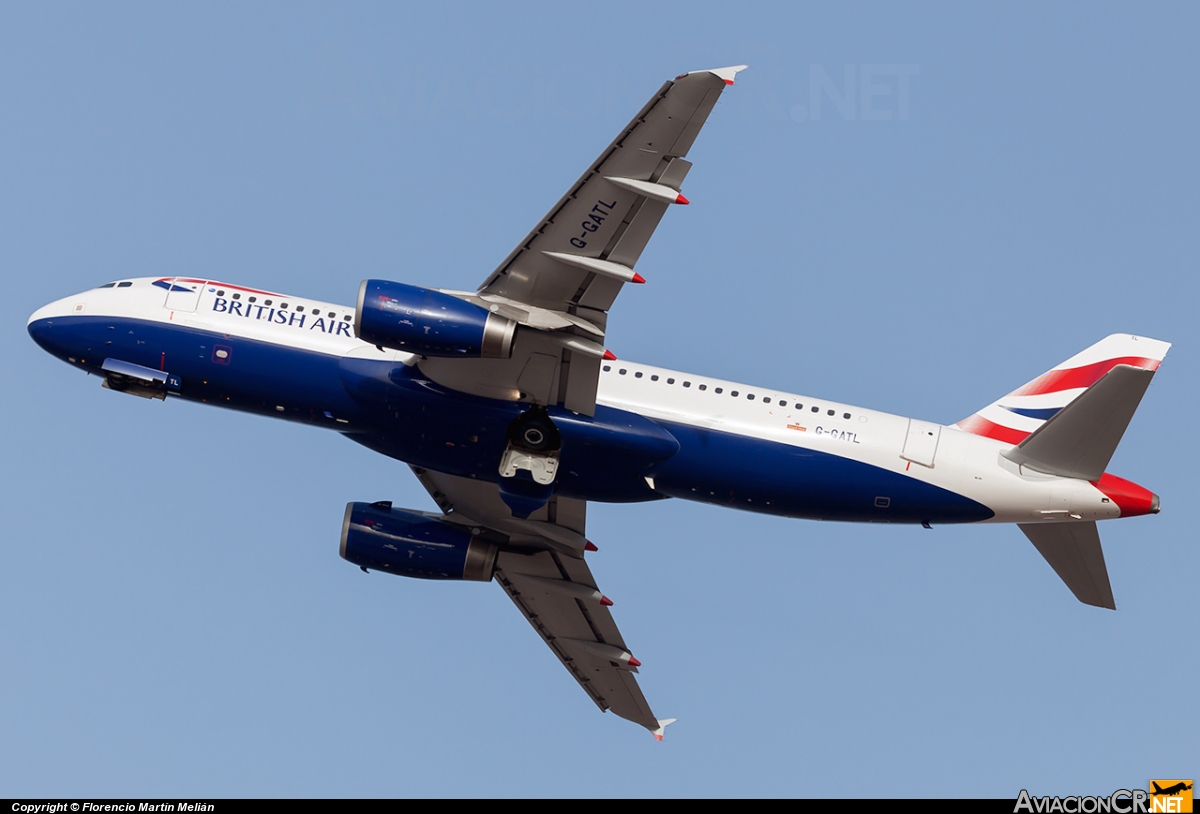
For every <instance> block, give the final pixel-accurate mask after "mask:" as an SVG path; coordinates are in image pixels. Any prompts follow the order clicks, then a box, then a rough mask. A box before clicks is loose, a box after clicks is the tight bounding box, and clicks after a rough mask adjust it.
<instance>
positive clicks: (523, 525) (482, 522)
mask: <svg viewBox="0 0 1200 814" xmlns="http://www.w3.org/2000/svg"><path fill="white" fill-rule="evenodd" d="M413 472H414V473H415V474H416V476H417V478H418V479H419V480H420V481H421V484H422V485H423V486H424V487H425V488H426V489H427V490H428V491H429V493H430V495H432V496H433V499H434V500H435V501H436V502H437V504H438V507H439V508H441V510H442V511H443V512H445V513H446V515H447V517H448V518H450V519H452V520H454V521H455V522H459V523H465V524H468V525H478V526H481V527H484V528H487V529H490V530H492V531H496V532H499V533H501V534H503V535H506V536H508V537H509V539H510V540H511V541H513V543H514V544H513V545H510V546H507V547H505V548H504V549H503V550H501V551H500V553H499V554H498V555H497V557H496V573H495V579H496V581H497V582H499V583H500V586H501V587H502V588H504V592H505V593H507V594H508V596H509V598H510V599H511V600H512V601H513V604H514V605H516V606H517V608H518V609H519V610H520V611H521V613H522V614H524V615H525V618H526V619H528V620H529V623H530V624H531V625H532V626H533V629H534V630H536V631H537V632H538V635H540V636H541V637H542V640H543V641H544V642H546V644H547V645H548V646H549V647H550V650H551V651H552V652H553V653H554V655H555V656H557V657H558V660H559V661H561V662H562V664H563V666H564V667H566V668H567V671H568V672H570V673H571V675H572V677H574V679H575V680H576V681H578V682H579V685H580V686H581V687H583V690H584V692H586V693H587V694H588V696H589V697H590V698H591V699H592V700H593V701H594V702H595V703H596V706H598V707H600V709H601V710H611V711H612V712H614V713H615V714H617V715H618V716H620V717H622V718H625V719H626V720H629V721H633V722H634V723H637V724H641V725H642V726H644V727H646V728H647V729H649V730H651V731H655V730H656V729H658V727H659V723H658V722H657V721H656V720H655V718H654V714H653V713H652V712H651V711H650V705H649V704H648V703H647V702H646V698H645V696H643V695H642V691H641V688H640V687H638V683H637V679H636V678H635V676H634V673H635V672H636V670H637V668H636V666H621V664H620V661H621V656H622V655H626V656H627V655H628V648H627V647H626V646H625V641H624V639H623V638H622V637H621V632H620V631H619V630H618V629H617V625H616V622H615V621H613V618H612V614H611V613H610V612H609V609H608V607H606V606H605V605H604V604H602V603H601V597H602V594H601V593H600V591H599V590H598V588H597V587H596V581H595V578H594V577H593V576H592V572H591V569H589V568H588V566H587V563H586V562H584V560H583V553H584V552H583V545H584V537H583V534H584V530H585V522H586V503H585V502H584V501H582V500H575V499H573V498H564V497H559V496H555V497H553V498H551V499H550V502H549V503H548V504H547V505H546V506H545V507H543V508H542V509H540V510H538V511H537V512H535V513H533V514H532V515H530V517H529V518H528V520H520V519H517V518H514V517H512V513H511V512H510V511H509V509H508V507H507V506H505V505H504V502H503V501H501V500H500V496H499V492H498V490H497V487H496V484H494V483H486V482H483V481H477V480H471V479H468V478H460V477H457V476H454V475H446V474H443V473H441V472H434V471H432V470H428V469H420V468H417V467H413ZM551 535H552V536H551ZM554 538H557V539H554Z"/></svg>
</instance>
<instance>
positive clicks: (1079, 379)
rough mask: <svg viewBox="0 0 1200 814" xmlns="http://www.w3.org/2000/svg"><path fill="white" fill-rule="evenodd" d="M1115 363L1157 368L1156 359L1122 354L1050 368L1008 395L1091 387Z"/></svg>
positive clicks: (1030, 394)
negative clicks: (1076, 365)
mask: <svg viewBox="0 0 1200 814" xmlns="http://www.w3.org/2000/svg"><path fill="white" fill-rule="evenodd" d="M1117 365H1132V366H1133V367H1140V368H1142V369H1144V370H1158V365H1159V362H1158V360H1157V359H1146V358H1144V357H1141V356H1122V357H1120V358H1119V359H1105V360H1104V361H1102V362H1094V363H1092V364H1090V365H1084V366H1083V367H1072V368H1067V369H1066V370H1051V371H1050V372H1049V373H1044V374H1042V375H1041V376H1038V377H1037V378H1036V379H1034V380H1033V381H1031V382H1030V383H1029V384H1027V385H1025V386H1024V387H1022V388H1021V389H1020V390H1014V391H1013V392H1012V393H1009V395H1010V396H1037V395H1041V394H1042V393H1058V392H1059V391H1062V390H1075V389H1078V388H1081V387H1091V386H1092V385H1093V384H1095V383H1096V382H1098V381H1100V379H1101V377H1103V376H1104V374H1105V373H1107V372H1108V371H1110V370H1112V369H1113V368H1114V367H1116V366H1117Z"/></svg>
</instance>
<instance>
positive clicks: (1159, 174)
mask: <svg viewBox="0 0 1200 814" xmlns="http://www.w3.org/2000/svg"><path fill="white" fill-rule="evenodd" d="M1198 23H1200V9H1198V8H1197V6H1195V5H1193V4H1182V3H1174V4H1152V5H1149V6H1146V5H1140V6H1134V5H1129V4H1123V5H1114V4H1099V3H1087V4H1083V3H1072V4H1067V3H1059V4H1050V5H1046V4H1041V3H1031V4H1005V5H1003V7H999V8H980V7H978V6H976V5H970V6H959V5H947V4H915V5H914V4H819V5H808V4H804V5H801V4H798V3H795V4H794V3H781V4H776V5H757V6H751V7H749V8H745V7H742V6H741V5H739V4H733V3H719V4H703V3H695V2H689V3H682V4H677V5H663V4H654V3H640V2H639V3H632V4H626V3H602V4H595V3H592V4H583V5H579V4H576V5H572V6H570V7H569V8H568V7H566V6H563V5H562V4H544V5H527V6H515V5H507V4H505V5H490V4H488V5H485V4H479V5H453V6H451V5H447V4H436V5H434V4H412V5H411V6H401V5H399V4H392V3H377V4H375V3H373V4H364V3H359V4H354V5H346V4H337V5H336V6H335V5H333V4H329V5H311V4H310V5H297V4H282V3H281V4H257V5H250V6H247V5H245V4H211V3H210V4H192V5H184V6H181V5H179V4H169V5H163V4H158V3H146V4H140V5H135V4H128V3H109V4H93V3H74V4H67V3H58V4H33V3H22V4H18V3H6V4H4V5H3V6H0V270H2V273H3V280H4V281H5V283H6V292H5V296H4V297H3V298H0V314H2V316H3V319H2V320H0V331H3V333H2V336H3V339H4V345H5V348H6V352H5V353H4V354H3V356H2V357H0V358H2V361H0V364H2V365H3V367H2V368H0V370H2V371H3V378H4V381H5V382H6V387H5V398H4V400H3V407H2V408H0V409H2V410H3V416H4V424H5V427H6V431H5V432H4V433H3V434H2V435H0V456H2V457H0V460H3V462H4V467H3V475H2V478H3V489H0V517H3V523H4V532H5V533H4V535H3V538H4V540H3V544H2V545H0V666H2V667H3V671H2V672H3V678H2V679H0V732H2V733H3V737H0V793H3V794H15V795H28V796H40V795H98V796H99V795H122V796H135V795H150V796H175V795H180V796H203V795H234V796H242V795H317V796H342V795H372V796H377V795H378V796H387V795H601V796H610V795H722V796H724V795H802V796H822V795H837V794H844V793H847V791H849V792H850V793H862V794H868V795H923V796H924V795H935V796H937V795H991V796H1008V797H1012V796H1015V795H1016V794H1017V792H1018V791H1019V790H1020V789H1021V788H1028V789H1029V790H1030V791H1031V792H1033V793H1050V794H1089V793H1109V792H1111V791H1112V790H1114V789H1116V788H1119V787H1137V786H1142V787H1144V786H1145V784H1146V781H1147V780H1148V779H1149V778H1152V777H1153V778H1157V777H1194V776H1196V774H1197V773H1200V747H1197V744H1196V738H1195V723H1196V721H1197V720H1200V701H1198V697H1200V694H1198V693H1197V675H1198V674H1200V669H1198V668H1200V660H1198V655H1197V642H1198V641H1200V636H1198V635H1197V611H1196V602H1195V596H1194V594H1195V585H1196V574H1197V565H1198V560H1200V557H1198V555H1197V546H1196V540H1197V534H1196V530H1195V528H1196V520H1195V510H1196V495H1197V493H1198V485H1200V484H1198V479H1197V474H1196V461H1197V455H1198V454H1200V449H1198V448H1197V447H1198V445H1197V440H1198V433H1197V424H1196V422H1195V420H1194V419H1193V418H1192V417H1191V416H1193V415H1194V413H1195V406H1196V404H1197V401H1198V400H1200V392H1198V388H1197V381H1200V362H1198V358H1197V348H1198V347H1200V319H1198V315H1197V299H1198V298H1197V295H1198V293H1200V291H1198V286H1197V282H1196V280H1197V261H1198V252H1197V243H1196V240H1197V238H1196V229H1197V223H1198V222H1200V205H1198V199H1197V195H1198V192H1197V190H1200V172H1198V169H1200V159H1198V155H1200V154H1198V152H1197V149H1196V144H1197V131H1198V125H1200V105H1198V103H1197V99H1198V95H1197V88H1198V86H1197V77H1198V76H1200V50H1198V49H1197V48H1196V38H1197V34H1198V32H1200V26H1198ZM742 62H745V63H749V64H750V66H751V68H750V70H748V71H746V72H745V73H743V74H741V75H740V76H739V77H738V83H737V86H736V87H734V88H732V89H731V90H730V92H728V93H726V94H725V96H724V97H723V98H722V100H721V103H720V104H719V105H718V107H717V109H716V110H715V112H714V113H713V115H712V116H711V118H710V120H709V124H708V126H707V127H706V128H705V130H704V132H703V133H702V134H701V136H700V138H699V140H698V141H697V143H696V146H695V148H694V149H693V151H692V154H691V156H690V158H691V159H692V160H693V161H694V162H695V165H696V166H695V168H694V169H693V171H692V173H691V175H690V176H689V178H688V181H687V184H686V190H685V191H686V193H687V195H688V197H689V198H690V199H691V201H692V205H691V206H689V207H687V208H679V209H675V210H672V211H671V212H669V213H668V216H667V218H666V219H665V221H664V223H663V225H662V227H661V228H660V229H659V231H658V234H657V235H656V236H655V238H654V240H653V242H652V243H651V245H650V248H649V249H648V250H647V252H646V253H645V255H644V256H643V258H642V260H641V262H640V263H639V271H641V272H642V273H643V274H644V275H645V276H646V277H647V278H648V279H649V280H650V283H649V285H646V286H639V287H636V288H635V289H627V290H626V291H625V292H624V293H623V294H622V296H621V298H620V299H619V300H618V302H617V305H616V307H615V309H614V311H613V315H612V319H611V321H610V332H609V345H610V346H611V347H612V348H613V349H614V350H615V351H616V352H617V353H618V354H619V355H621V356H624V357H626V358H632V359H638V360H641V361H645V362H648V363H652V364H660V365H666V366H672V367H679V368H684V369H687V370H693V371H698V372H704V373H707V374H709V375H713V376H720V377H726V378H730V379H736V380H743V381H747V382H751V383H759V384H763V385H768V386H774V387H778V388H781V389H786V390H791V391H795V392H799V393H804V394H813V395H818V396H823V397H827V398H832V399H839V400H843V401H846V402H849V403H851V404H860V405H864V406H869V407H874V408H878V409H883V410H889V411H892V412H896V413H901V414H905V415H913V416H917V417H921V418H926V419H932V420H937V421H943V422H953V421H955V420H958V419H960V418H962V417H964V416H966V415H968V414H970V413H971V412H973V411H974V410H975V409H977V408H978V407H980V406H982V405H984V404H986V403H988V402H990V401H992V400H993V399H995V398H996V397H998V396H999V395H1002V394H1003V393H1005V392H1008V391H1009V390H1011V389H1012V388H1013V387H1014V386H1016V385H1019V384H1021V383H1022V382H1024V381H1026V380H1028V379H1029V378H1031V377H1032V376H1034V375H1037V374H1038V373H1040V372H1042V371H1043V370H1045V369H1047V368H1048V367H1050V366H1052V365H1054V364H1055V363H1057V362H1059V361H1061V360H1063V359H1066V358H1067V357H1069V356H1071V355H1072V354H1074V353H1075V352H1076V351H1077V350H1080V349H1082V348H1083V347H1085V346H1087V345H1089V344H1091V343H1093V342H1095V341H1096V340H1098V339H1100V338H1101V337H1103V336H1105V335H1107V334H1109V333H1112V332H1114V331H1122V332H1131V333H1140V334H1145V335H1149V336H1153V337H1156V338H1161V339H1165V340H1169V341H1171V342H1174V343H1175V346H1174V349H1173V350H1172V351H1171V353H1170V355H1169V356H1168V357H1167V360H1166V363H1165V364H1164V365H1163V367H1162V369H1161V371H1160V373H1159V375H1158V376H1157V377H1156V379H1155V381H1154V384H1153V386H1152V387H1151V388H1150V390H1149V392H1148V394H1147V396H1146V399H1145V401H1144V402H1143V405H1142V407H1141V410H1140V411H1139V412H1138V414H1137V416H1136V418H1135V419H1134V422H1133V424H1132V426H1131V427H1130V429H1129V432H1128V434H1127V435H1126V438H1125V441H1124V443H1123V445H1122V446H1121V448H1120V449H1119V450H1118V452H1117V455H1116V457H1115V458H1114V460H1113V462H1112V467H1111V469H1112V471H1114V472H1115V473H1117V474H1119V475H1121V476H1123V477H1127V478H1130V479H1132V480H1134V481H1137V482H1139V483H1142V484H1144V485H1146V486H1147V487H1149V488H1151V489H1153V490H1154V491H1157V492H1158V493H1160V494H1161V495H1162V499H1163V507H1164V508H1163V513H1162V514H1161V515H1159V516H1157V517H1146V518H1139V519H1134V520H1127V521H1118V522H1113V523H1105V524H1102V525H1101V533H1102V536H1103V539H1104V541H1105V545H1106V552H1107V556H1108V563H1109V569H1110V572H1111V574H1112V581H1113V586H1114V590H1115V593H1116V597H1117V603H1118V606H1119V608H1120V610H1118V611H1117V612H1116V613H1110V612H1104V611H1100V610H1097V609H1094V608H1089V607H1084V606H1082V605H1080V604H1079V603H1077V602H1076V601H1075V600H1074V598H1073V597H1072V596H1071V595H1070V594H1069V592H1068V591H1067V590H1066V588H1065V587H1064V586H1063V585H1062V584H1061V583H1060V582H1059V581H1058V579H1057V577H1056V576H1055V575H1054V574H1053V573H1052V572H1051V570H1050V569H1049V567H1048V566H1047V565H1046V564H1045V563H1044V562H1043V561H1042V560H1041V558H1040V557H1039V556H1038V555H1037V553H1036V552H1035V551H1034V549H1033V548H1032V546H1030V545H1029V543H1028V542H1027V541H1026V540H1025V539H1024V537H1023V536H1022V535H1021V533H1020V532H1019V531H1018V530H1017V529H1016V528H1015V527H1006V526H995V527H942V528H935V529H934V530H932V531H926V530H923V529H920V528H915V529H914V528H890V527H882V526H852V525H837V524H819V523H813V522H803V521H786V520H780V519H773V518H764V517H759V516H755V515H749V514H742V513H736V512H732V511H729V510H723V509H717V508H711V507H704V506H698V505H694V504H687V503H681V502H663V503H657V504H652V505H640V506H596V507H594V509H593V510H592V511H591V515H590V529H589V531H590V536H591V537H592V539H594V540H595V541H596V542H597V543H598V544H599V546H600V549H601V550H600V552H599V553H598V554H595V555H591V559H590V561H591V563H592V567H593V569H594V571H595V573H596V575H597V577H598V579H599V580H600V584H601V587H602V588H603V589H604V591H605V593H607V594H608V595H609V596H611V597H613V598H614V600H615V601H616V607H615V608H614V610H615V613H616V618H617V621H618V623H619V624H620V625H621V627H622V630H623V632H624V634H625V637H626V639H627V641H628V642H629V643H630V645H631V647H632V649H633V651H634V652H635V654H636V655H637V657H638V658H639V659H640V660H641V661H642V662H643V664H644V667H643V669H642V672H641V679H640V680H641V682H642V686H643V688H644V689H645V692H646V695H647V696H648V697H649V699H650V701H651V703H652V704H653V707H654V709H655V711H656V712H657V713H658V714H659V715H661V716H663V717H666V716H673V717H678V718H679V719H680V720H679V723H678V724H676V725H674V726H673V727H672V728H671V729H670V730H669V732H668V737H667V740H666V742H665V743H663V744H656V743H655V742H654V741H653V740H652V739H651V738H650V737H649V735H647V734H646V732H645V731H643V730H641V729H640V728H638V727H636V726H633V725H631V724H628V723H626V722H624V721H621V720H619V719H617V718H615V717H613V716H611V715H602V714H600V713H599V712H598V711H597V710H596V709H595V707H594V706H593V705H592V704H591V702H590V701H589V700H588V699H587V698H586V697H585V696H584V694H583V693H582V692H581V691H580V690H579V688H578V687H577V686H576V685H575V683H574V682H573V681H572V680H571V679H570V678H569V676H568V675H567V674H566V672H565V671H564V670H563V669H562V667H561V666H560V665H559V664H558V662H557V661H556V660H555V659H554V657H553V656H552V655H551V654H550V652H549V651H548V650H547V648H546V647H545V646H544V645H543V644H542V643H541V642H540V640H539V639H538V638H537V636H535V634H534V633H533V631H532V630H530V629H529V626H528V624H527V623H526V622H525V621H524V620H523V619H522V618H521V617H520V616H519V614H518V613H517V612H516V610H515V609H514V608H513V607H511V605H510V603H509V601H508V599H507V598H506V597H505V596H504V595H503V593H502V592H501V591H500V590H499V588H497V587H496V586H494V585H491V586H489V585H479V584H436V583H427V582H421V581H416V580H405V579H399V578H392V577H389V576H385V575H371V576H364V575H363V574H362V573H361V572H360V571H359V570H358V569H357V568H355V567H353V566H352V565H350V564H348V563H346V562H344V561H342V560H341V559H339V557H338V556H337V542H338V533H339V529H340V522H341V518H342V510H343V507H344V505H345V503H346V502H347V501H350V500H378V499H390V500H393V501H395V502H396V504H397V505H399V506H409V507H414V508H421V509H431V508H433V504H432V502H431V501H430V500H429V498H428V496H427V495H426V494H425V492H424V491H423V490H422V489H421V488H420V486H419V485H418V484H417V483H416V481H415V479H414V478H413V477H412V475H411V474H410V473H409V472H408V470H407V468H406V467H403V466H401V465H400V464H398V463H396V462H394V461H390V460H386V459H384V458H382V457H379V456H376V455H373V454H372V453H370V452H368V451H367V450H365V449H362V448H360V447H358V446H357V445H355V444H352V443H349V442H347V441H346V440H345V439H343V438H341V437H340V436H338V435H336V434H332V433H328V434H326V433H323V432H320V431H316V430H310V429H307V428H304V427H299V426H293V425H288V424H284V423H282V422H273V421H270V420H267V419H260V418H254V417H250V416H244V415H239V414H232V413H226V412H222V411H219V410H214V409H209V408H203V407H199V406H195V405H191V404H184V403H177V402H172V403H167V404H162V403H159V402H153V403H150V402H147V401H143V400H139V399H133V398H126V397H123V396H120V395H118V394H115V393H112V392H108V391H104V390H102V389H101V388H100V386H99V382H98V381H97V380H96V379H95V378H90V379H89V378H86V377H84V376H82V375H81V374H79V373H78V372H74V371H72V370H71V369H69V368H68V367H67V366H66V365H63V364H61V363H59V362H57V361H55V360H54V359H52V358H51V357H49V356H47V355H46V354H45V353H43V352H42V351H41V350H40V349H39V348H38V347H37V346H36V345H34V344H33V342H32V341H30V339H29V338H28V336H27V334H26V331H25V321H26V318H27V316H28V315H29V314H30V313H31V312H32V311H33V310H34V309H35V308H37V307H38V306H40V305H42V304H43V303H45V302H48V301H50V300H53V299H57V298H59V297H62V296H65V295H67V294H69V293H73V292H75V291H79V290H81V289H85V288H89V287H91V286H94V285H96V284H99V283H102V282H104V281H107V280H110V279H113V278H117V277H122V276H142V275H159V274H174V273H178V274H186V275H197V276H204V275H208V276H211V277H215V278H222V279H227V280H233V281H238V282H242V283H244V284H247V285H253V286H260V287H264V288H269V289H275V290H281V291H285V292H293V293H296V294H304V295H307V296H312V297H318V298H322V299H327V300H331V301H336V302H343V303H349V302H352V301H353V297H354V295H355V292H356V287H357V285H358V282H359V280H361V279H363V278H364V277H386V278H391V279H396V280H401V281H404V282H409V283H414V284H425V285H432V286H439V287H453V288H470V287H474V286H475V285H477V284H478V283H479V282H480V281H482V280H483V279H484V278H485V276H486V275H487V274H488V273H489V272H491V271H492V269H493V268H494V267H495V266H496V264H497V263H498V262H499V261H500V260H501V259H502V258H503V257H504V256H505V255H506V254H507V253H508V252H509V250H510V249H511V248H512V247H513V246H514V245H515V244H516V242H517V241H518V240H520V239H521V238H522V237H523V236H524V235H525V233H526V231H527V230H528V229H529V228H530V227H531V226H532V225H533V224H534V223H535V221H536V220H537V219H538V218H539V217H541V215H542V214H543V213H544V212H545V211H546V209H547V208H549V206H550V205H551V204H552V203H553V202H554V201H555V200H557V198H558V196H559V195H561V194H562V193H563V191H564V190H565V189H566V188H567V186H568V185H569V184H570V183H571V182H572V181H574V180H575V178H576V177H577V176H578V174H579V173H580V172H581V171H582V169H583V168H584V167H585V166H586V165H587V164H588V163H589V162H590V161H591V160H592V159H593V158H594V157H595V156H596V155H597V153H598V152H599V151H600V150H601V149H602V148H603V147H604V146H605V145H606V144H607V143H608V142H609V140H610V139H611V138H612V137H613V136H614V135H615V133H616V132H617V130H618V128H620V127H621V126H623V125H624V124H625V123H626V121H627V120H628V119H629V117H630V116H631V115H632V114H633V113H634V112H635V111H636V110H637V109H638V108H639V107H640V106H641V105H642V104H643V103H644V102H645V101H646V99H648V98H649V96H650V94H651V93H652V92H653V91H655V90H656V89H657V88H658V87H659V85H660V84H661V83H662V82H663V81H664V80H665V79H667V78H670V77H673V76H675V75H676V74H679V73H681V72H684V71H687V70H695V69H703V68H709V67H720V66H724V65H729V64H737V63H742ZM902 81H903V82H905V83H907V86H906V87H905V88H902V87H901V82H902ZM814 87H815V88H816V89H817V92H816V93H815V94H814V93H813V88H814ZM902 91H904V92H903V93H902ZM850 93H853V94H854V96H853V103H851V101H850V96H849V94H850ZM1187 596H1192V597H1193V598H1192V599H1191V600H1189V599H1187Z"/></svg>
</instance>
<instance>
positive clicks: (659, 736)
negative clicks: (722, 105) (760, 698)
mask: <svg viewBox="0 0 1200 814" xmlns="http://www.w3.org/2000/svg"><path fill="white" fill-rule="evenodd" d="M729 84H731V85H732V84H733V83H732V82H730V83H729ZM654 739H655V740H656V741H661V740H662V735H655V736H654Z"/></svg>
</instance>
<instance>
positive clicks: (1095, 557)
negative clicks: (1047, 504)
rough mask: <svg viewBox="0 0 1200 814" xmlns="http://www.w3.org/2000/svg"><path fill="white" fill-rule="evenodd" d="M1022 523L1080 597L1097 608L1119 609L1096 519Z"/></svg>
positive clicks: (1052, 564) (1082, 600)
mask: <svg viewBox="0 0 1200 814" xmlns="http://www.w3.org/2000/svg"><path fill="white" fill-rule="evenodd" d="M1018 525H1020V527H1021V531H1023V532H1025V536H1026V537H1028V538H1029V542H1031V543H1033V546H1034V548H1036V549H1037V550H1038V552H1040V553H1041V555H1042V556H1043V557H1045V558H1046V562H1048V563H1050V567H1051V568H1053V569H1054V573H1056V574H1058V576H1059V577H1060V578H1061V579H1062V581H1063V582H1065V583H1067V587H1068V588H1070V589H1071V593H1073V594H1075V598H1076V599H1078V600H1079V601H1080V602H1082V603H1084V604H1085V605H1095V606H1096V607H1097V608H1109V609H1111V610H1116V609H1117V603H1116V602H1115V601H1114V600H1113V593H1112V585H1110V584H1109V581H1108V568H1107V567H1106V566H1105V564H1104V550H1103V549H1102V548H1101V547H1100V532H1099V531H1097V529H1096V524H1095V522H1083V523H1045V524H1042V523H1020V524H1018Z"/></svg>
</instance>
